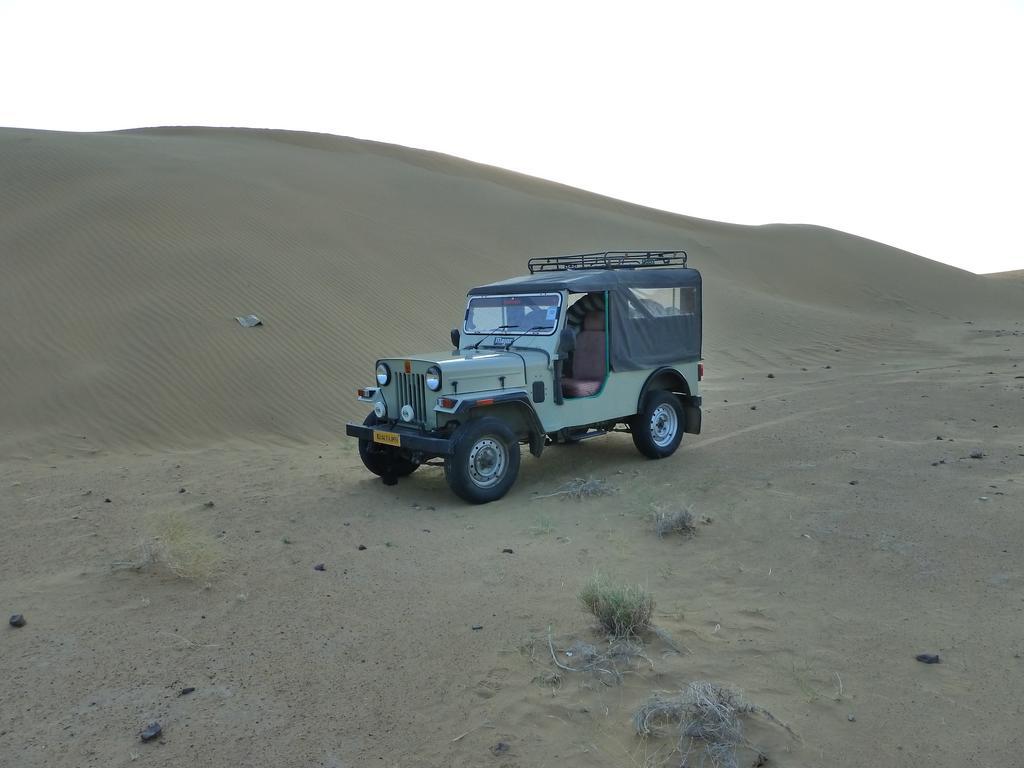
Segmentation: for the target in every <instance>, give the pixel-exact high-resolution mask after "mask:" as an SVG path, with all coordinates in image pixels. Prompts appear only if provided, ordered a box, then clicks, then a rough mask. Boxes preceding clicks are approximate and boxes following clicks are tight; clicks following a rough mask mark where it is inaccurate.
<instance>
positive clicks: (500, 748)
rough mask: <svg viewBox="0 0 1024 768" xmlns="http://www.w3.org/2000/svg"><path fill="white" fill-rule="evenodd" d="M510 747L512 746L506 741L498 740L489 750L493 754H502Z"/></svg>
mask: <svg viewBox="0 0 1024 768" xmlns="http://www.w3.org/2000/svg"><path fill="white" fill-rule="evenodd" d="M510 749H512V747H510V746H509V745H508V744H507V743H506V742H504V741H499V742H498V743H497V744H495V745H494V746H493V747H491V752H492V753H494V754H495V755H504V754H505V753H506V752H508V751H509V750H510Z"/></svg>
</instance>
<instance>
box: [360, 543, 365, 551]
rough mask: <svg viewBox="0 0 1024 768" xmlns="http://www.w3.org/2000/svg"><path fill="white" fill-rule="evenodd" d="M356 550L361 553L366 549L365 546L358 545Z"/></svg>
mask: <svg viewBox="0 0 1024 768" xmlns="http://www.w3.org/2000/svg"><path fill="white" fill-rule="evenodd" d="M358 549H359V551H360V552H362V551H363V550H364V549H366V545H365V544H360V545H359V547H358Z"/></svg>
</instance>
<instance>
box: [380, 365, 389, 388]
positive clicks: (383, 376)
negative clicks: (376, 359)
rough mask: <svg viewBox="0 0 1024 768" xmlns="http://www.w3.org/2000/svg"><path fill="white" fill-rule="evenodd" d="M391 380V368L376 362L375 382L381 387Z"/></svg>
mask: <svg viewBox="0 0 1024 768" xmlns="http://www.w3.org/2000/svg"><path fill="white" fill-rule="evenodd" d="M389 381H391V369H390V368H388V367H387V365H385V364H384V363H377V383H378V384H380V385H381V386H382V387H383V386H386V385H387V383H388V382H389Z"/></svg>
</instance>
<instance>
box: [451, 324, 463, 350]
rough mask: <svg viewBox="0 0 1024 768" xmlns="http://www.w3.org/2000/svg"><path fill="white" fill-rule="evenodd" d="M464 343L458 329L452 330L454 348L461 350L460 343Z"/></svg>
mask: <svg viewBox="0 0 1024 768" xmlns="http://www.w3.org/2000/svg"><path fill="white" fill-rule="evenodd" d="M461 341H462V334H460V333H459V329H458V328H452V346H453V347H455V348H456V349H458V348H459V342H461Z"/></svg>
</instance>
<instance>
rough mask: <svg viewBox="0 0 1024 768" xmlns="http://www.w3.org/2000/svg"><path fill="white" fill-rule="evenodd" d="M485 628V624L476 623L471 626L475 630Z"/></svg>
mask: <svg viewBox="0 0 1024 768" xmlns="http://www.w3.org/2000/svg"><path fill="white" fill-rule="evenodd" d="M483 628H484V625H483V624H474V625H473V626H472V627H470V629H472V630H473V631H474V632H476V631H477V630H480V629H483Z"/></svg>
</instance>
